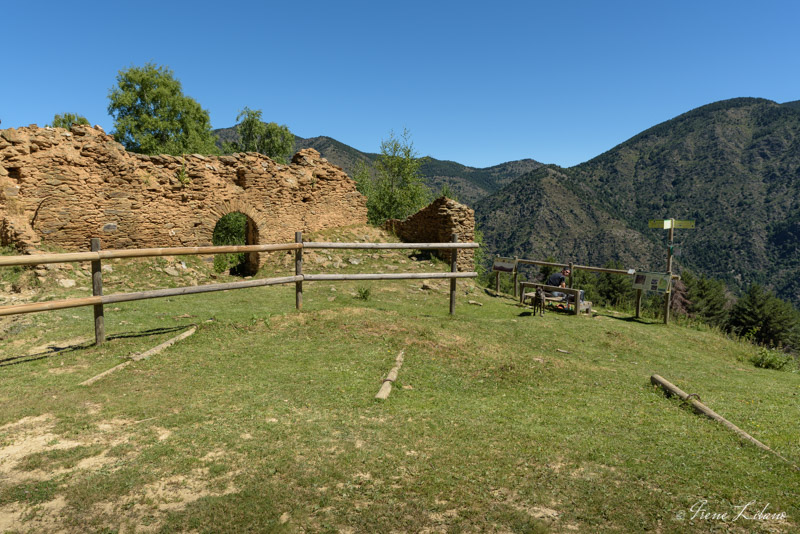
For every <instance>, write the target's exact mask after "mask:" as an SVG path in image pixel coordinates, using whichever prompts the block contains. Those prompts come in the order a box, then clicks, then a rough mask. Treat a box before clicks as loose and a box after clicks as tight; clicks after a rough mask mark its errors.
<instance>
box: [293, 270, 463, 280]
mask: <svg viewBox="0 0 800 534" xmlns="http://www.w3.org/2000/svg"><path fill="white" fill-rule="evenodd" d="M477 276H478V273H476V272H461V273H390V274H304V275H303V280H306V281H308V282H323V281H329V280H433V279H442V278H444V279H450V278H475V277H477Z"/></svg>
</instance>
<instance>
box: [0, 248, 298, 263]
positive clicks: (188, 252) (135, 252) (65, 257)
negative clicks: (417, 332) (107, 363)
mask: <svg viewBox="0 0 800 534" xmlns="http://www.w3.org/2000/svg"><path fill="white" fill-rule="evenodd" d="M300 248H303V245H302V244H301V243H285V244H278V245H225V246H216V247H171V248H136V249H118V250H115V249H109V250H103V251H98V252H66V253H63V254H29V255H25V256H0V267H9V266H14V265H42V264H45V263H70V262H79V261H100V260H111V259H117V258H152V257H158V256H193V255H199V254H236V253H239V252H275V251H280V250H297V249H300Z"/></svg>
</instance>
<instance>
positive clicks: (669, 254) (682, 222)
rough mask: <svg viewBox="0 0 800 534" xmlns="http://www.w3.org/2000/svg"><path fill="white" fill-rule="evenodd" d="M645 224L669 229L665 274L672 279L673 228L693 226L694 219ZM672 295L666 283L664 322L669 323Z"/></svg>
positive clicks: (653, 220)
mask: <svg viewBox="0 0 800 534" xmlns="http://www.w3.org/2000/svg"><path fill="white" fill-rule="evenodd" d="M647 225H648V226H649V227H650V228H663V229H664V230H669V247H668V248H667V275H668V276H669V279H670V281H671V280H672V252H673V248H672V247H673V245H672V242H673V239H674V238H675V228H694V220H675V219H651V220H650V221H648V223H647ZM671 297H672V292H671V284H668V285H667V289H666V292H665V294H664V324H667V323H669V305H670V301H671Z"/></svg>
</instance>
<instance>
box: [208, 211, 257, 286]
mask: <svg viewBox="0 0 800 534" xmlns="http://www.w3.org/2000/svg"><path fill="white" fill-rule="evenodd" d="M211 242H212V243H213V244H214V245H256V244H258V232H257V229H256V225H255V222H253V220H252V219H251V218H250V217H248V216H247V215H245V214H244V213H241V212H238V211H235V212H232V213H228V214H227V215H225V216H223V217H221V218H220V220H219V221H217V224H216V226H214V234H213V236H212V238H211ZM214 270H215V271H217V272H218V273H222V272H225V271H228V272H229V273H230V274H231V275H233V276H250V275H253V274H255V273H256V272H257V271H258V252H246V253H244V252H243V253H239V254H217V255H215V256H214Z"/></svg>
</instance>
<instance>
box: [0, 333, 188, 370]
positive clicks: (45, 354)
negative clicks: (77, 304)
mask: <svg viewBox="0 0 800 534" xmlns="http://www.w3.org/2000/svg"><path fill="white" fill-rule="evenodd" d="M188 326H191V325H176V326H170V327H168V328H167V327H164V328H151V329H149V330H142V331H141V332H122V333H120V334H114V335H112V336H108V337H107V338H106V340H107V341H113V340H115V339H126V338H136V337H148V336H157V335H160V334H170V333H173V332H178V331H181V330H185V329H186V328H188ZM94 346H95V344H94V341H84V342H83V343H76V344H74V345H64V346H61V345H59V344H57V343H51V344H50V345H48V347H47V349H45V350H43V351H41V352H37V353H34V354H24V355H22V356H9V357H8V358H2V359H0V367H8V366H9V365H19V364H21V363H27V362H35V361H37V360H43V359H45V358H49V357H51V356H55V355H58V354H69V353H71V352H77V351H79V350H85V349H88V348H91V347H94Z"/></svg>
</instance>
